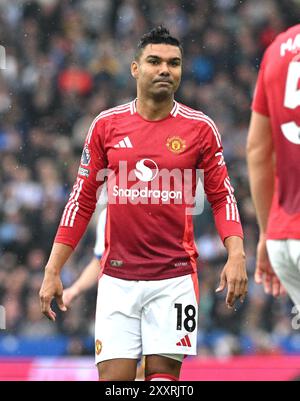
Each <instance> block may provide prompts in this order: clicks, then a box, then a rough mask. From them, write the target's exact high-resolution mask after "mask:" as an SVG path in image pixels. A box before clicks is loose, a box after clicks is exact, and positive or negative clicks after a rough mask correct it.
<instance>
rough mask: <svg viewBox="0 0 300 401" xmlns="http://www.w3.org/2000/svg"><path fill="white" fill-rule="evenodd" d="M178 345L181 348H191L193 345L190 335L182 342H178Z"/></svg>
mask: <svg viewBox="0 0 300 401" xmlns="http://www.w3.org/2000/svg"><path fill="white" fill-rule="evenodd" d="M176 345H178V346H179V347H191V346H192V344H191V341H190V338H189V336H188V334H187V335H186V336H184V337H183V338H182V339H181V340H180V341H178V343H176Z"/></svg>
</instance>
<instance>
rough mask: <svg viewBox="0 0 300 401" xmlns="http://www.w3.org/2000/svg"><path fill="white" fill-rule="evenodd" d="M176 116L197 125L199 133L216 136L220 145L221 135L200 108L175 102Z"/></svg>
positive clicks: (211, 136)
mask: <svg viewBox="0 0 300 401" xmlns="http://www.w3.org/2000/svg"><path fill="white" fill-rule="evenodd" d="M176 116H179V117H180V118H182V119H183V121H184V122H187V123H192V124H193V125H198V127H199V133H200V134H201V133H203V135H204V136H206V137H207V135H208V136H209V137H210V138H216V140H217V143H218V145H219V146H220V145H221V136H220V133H219V131H218V128H217V126H216V124H215V122H214V121H213V120H212V119H211V118H210V117H209V116H208V115H207V114H205V113H203V112H202V111H200V110H196V109H193V108H191V107H189V106H186V105H184V104H182V103H177V110H176Z"/></svg>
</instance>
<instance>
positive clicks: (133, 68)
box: [131, 61, 139, 79]
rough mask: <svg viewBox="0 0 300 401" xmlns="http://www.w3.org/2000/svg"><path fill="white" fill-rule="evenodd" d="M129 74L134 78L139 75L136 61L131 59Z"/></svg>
mask: <svg viewBox="0 0 300 401" xmlns="http://www.w3.org/2000/svg"><path fill="white" fill-rule="evenodd" d="M131 75H132V76H133V78H135V79H137V78H138V76H139V68H138V63H137V62H136V61H133V62H132V63H131Z"/></svg>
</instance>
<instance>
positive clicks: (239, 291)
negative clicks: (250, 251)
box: [216, 255, 248, 308]
mask: <svg viewBox="0 0 300 401" xmlns="http://www.w3.org/2000/svg"><path fill="white" fill-rule="evenodd" d="M226 285H227V287H228V290H227V296H226V305H227V306H228V308H233V305H234V303H235V301H236V300H237V299H239V300H240V301H241V302H244V299H245V297H246V295H247V291H248V278H247V272H246V263H245V257H244V256H243V255H241V256H230V257H229V258H228V261H227V263H226V265H225V266H224V269H223V270H222V273H221V276H220V285H219V287H218V288H217V289H216V292H221V291H223V290H224V288H225V287H226Z"/></svg>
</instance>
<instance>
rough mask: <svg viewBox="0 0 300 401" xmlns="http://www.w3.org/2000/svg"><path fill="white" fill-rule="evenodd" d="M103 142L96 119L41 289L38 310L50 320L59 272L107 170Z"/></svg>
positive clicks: (101, 127) (60, 291)
mask: <svg viewBox="0 0 300 401" xmlns="http://www.w3.org/2000/svg"><path fill="white" fill-rule="evenodd" d="M103 139H104V122H103V119H101V118H100V119H99V118H98V119H95V120H94V122H93V124H92V126H91V128H90V130H89V133H88V135H87V138H86V141H85V145H84V150H83V154H82V158H81V164H80V167H79V170H78V176H77V180H76V182H75V184H74V186H73V191H72V193H71V195H70V197H69V201H68V203H67V204H66V207H65V209H64V212H63V215H62V219H61V222H60V226H59V228H58V231H57V234H56V237H55V241H54V244H53V248H52V251H51V255H50V258H49V261H48V263H47V266H46V269H45V276H44V281H43V285H42V287H41V290H40V301H41V310H42V312H43V313H44V314H45V316H47V317H48V318H49V319H51V320H55V313H54V312H53V311H52V310H51V306H50V304H51V300H52V299H53V298H54V297H55V298H56V301H57V303H58V306H59V307H60V309H61V310H63V311H64V310H66V308H65V306H64V305H63V301H62V294H63V287H62V283H61V280H60V272H61V270H62V268H63V266H64V264H65V263H66V261H67V260H68V258H69V257H70V255H71V254H72V252H73V250H74V249H75V247H76V245H77V244H78V242H79V241H80V239H81V237H82V235H83V234H84V232H85V230H86V227H87V225H88V223H89V221H90V219H91V216H92V214H93V212H94V210H95V207H96V203H97V190H98V188H99V187H100V185H102V184H103V181H101V180H98V178H97V177H98V173H99V171H100V170H102V169H104V168H105V167H106V163H105V156H104V151H103V147H102V141H103Z"/></svg>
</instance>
